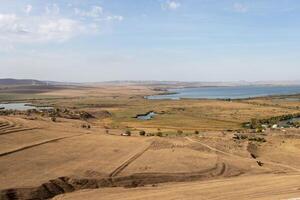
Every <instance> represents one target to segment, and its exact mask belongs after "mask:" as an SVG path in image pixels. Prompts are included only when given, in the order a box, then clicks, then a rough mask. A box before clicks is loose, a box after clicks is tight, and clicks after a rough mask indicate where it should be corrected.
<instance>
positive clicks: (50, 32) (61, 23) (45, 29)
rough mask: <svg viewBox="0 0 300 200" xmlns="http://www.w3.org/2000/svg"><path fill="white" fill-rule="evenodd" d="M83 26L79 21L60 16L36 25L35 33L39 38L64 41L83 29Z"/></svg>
mask: <svg viewBox="0 0 300 200" xmlns="http://www.w3.org/2000/svg"><path fill="white" fill-rule="evenodd" d="M85 29H86V28H85V27H84V26H83V25H81V24H80V23H79V22H77V21H74V20H71V19H65V18H60V19H57V20H49V21H47V22H46V23H42V24H40V25H39V26H38V27H37V30H36V34H37V36H39V38H40V39H41V40H44V41H45V40H46V41H47V40H57V41H64V40H67V39H70V38H71V37H73V36H75V35H77V34H80V33H82V32H83V31H85Z"/></svg>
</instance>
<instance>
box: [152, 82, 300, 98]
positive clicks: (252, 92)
mask: <svg viewBox="0 0 300 200" xmlns="http://www.w3.org/2000/svg"><path fill="white" fill-rule="evenodd" d="M169 92H172V93H176V94H167V95H154V96H148V97H147V98H148V99H181V98H191V99H196V98H197V99H201V98H202V99H244V98H251V97H262V96H270V95H288V94H300V85H299V86H232V87H199V88H181V89H170V90H169Z"/></svg>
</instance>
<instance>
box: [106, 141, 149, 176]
mask: <svg viewBox="0 0 300 200" xmlns="http://www.w3.org/2000/svg"><path fill="white" fill-rule="evenodd" d="M152 144H153V142H152V143H151V144H150V145H149V146H148V147H147V148H145V149H144V150H142V151H140V152H138V153H137V154H135V155H134V156H132V157H130V158H129V159H128V160H126V161H125V162H123V163H122V164H121V165H120V166H119V167H117V168H116V169H115V170H114V171H112V172H111V173H110V174H109V177H115V176H117V175H118V174H120V173H121V172H122V171H123V170H124V169H125V168H126V167H127V166H128V165H130V164H131V163H132V162H133V161H135V160H136V159H138V158H139V157H140V156H142V155H143V154H144V153H145V152H146V151H148V150H149V148H150V147H151V146H152Z"/></svg>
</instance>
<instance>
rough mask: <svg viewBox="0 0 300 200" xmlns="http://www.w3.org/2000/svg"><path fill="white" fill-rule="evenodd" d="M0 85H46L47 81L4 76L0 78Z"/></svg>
mask: <svg viewBox="0 0 300 200" xmlns="http://www.w3.org/2000/svg"><path fill="white" fill-rule="evenodd" d="M0 85H47V82H45V81H39V80H34V79H12V78H4V79H0Z"/></svg>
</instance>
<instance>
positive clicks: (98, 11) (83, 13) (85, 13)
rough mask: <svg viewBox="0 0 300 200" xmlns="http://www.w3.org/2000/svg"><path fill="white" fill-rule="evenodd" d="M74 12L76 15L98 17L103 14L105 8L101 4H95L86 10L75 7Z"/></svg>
mask: <svg viewBox="0 0 300 200" xmlns="http://www.w3.org/2000/svg"><path fill="white" fill-rule="evenodd" d="M74 12H75V14H76V15H78V16H81V17H93V18H98V17H100V16H101V15H102V14H103V8H102V7H100V6H93V7H92V8H91V9H90V10H89V11H84V10H80V9H78V8H75V9H74Z"/></svg>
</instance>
